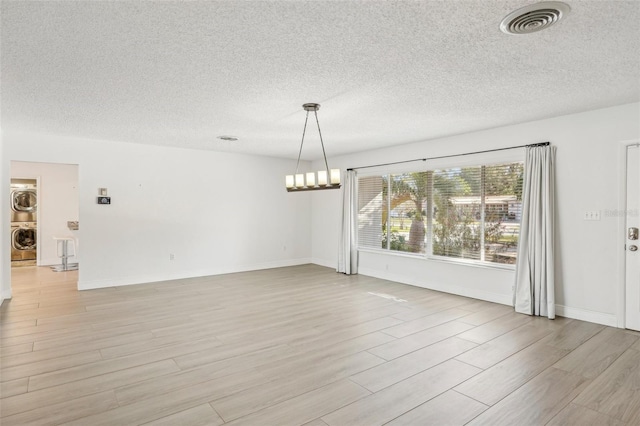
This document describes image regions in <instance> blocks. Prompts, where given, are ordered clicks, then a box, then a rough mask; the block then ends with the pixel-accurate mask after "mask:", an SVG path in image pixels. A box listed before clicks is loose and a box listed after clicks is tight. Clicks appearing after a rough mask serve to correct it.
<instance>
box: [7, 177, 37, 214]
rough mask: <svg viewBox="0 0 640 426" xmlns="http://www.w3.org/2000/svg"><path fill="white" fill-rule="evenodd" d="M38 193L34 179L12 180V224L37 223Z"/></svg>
mask: <svg viewBox="0 0 640 426" xmlns="http://www.w3.org/2000/svg"><path fill="white" fill-rule="evenodd" d="M37 214H38V192H37V188H36V181H35V180H33V179H11V222H12V223H14V222H36V221H37V220H38V218H37Z"/></svg>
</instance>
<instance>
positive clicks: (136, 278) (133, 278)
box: [78, 258, 311, 290]
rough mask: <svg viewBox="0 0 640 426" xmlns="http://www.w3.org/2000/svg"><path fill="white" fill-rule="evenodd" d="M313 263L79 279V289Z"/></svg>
mask: <svg viewBox="0 0 640 426" xmlns="http://www.w3.org/2000/svg"><path fill="white" fill-rule="evenodd" d="M308 263H311V259H309V258H302V259H288V260H277V261H272V262H263V263H257V264H253V265H241V266H232V267H220V268H207V269H200V270H194V271H188V272H184V271H183V272H178V273H174V274H169V273H161V274H144V275H130V276H126V277H115V278H109V279H104V280H91V281H78V290H95V289H98V288H107V287H120V286H125V285H135V284H144V283H152V282H159V281H170V280H179V279H185V278H196V277H206V276H211V275H223V274H234V273H237V272H248V271H257V270H261V269H273V268H284V267H287V266H297V265H306V264H308Z"/></svg>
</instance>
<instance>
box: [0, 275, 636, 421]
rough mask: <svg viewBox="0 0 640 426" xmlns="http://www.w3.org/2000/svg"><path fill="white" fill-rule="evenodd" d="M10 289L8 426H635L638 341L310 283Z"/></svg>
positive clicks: (315, 278) (407, 296) (359, 282)
mask: <svg viewBox="0 0 640 426" xmlns="http://www.w3.org/2000/svg"><path fill="white" fill-rule="evenodd" d="M76 279H77V275H76V272H66V273H53V272H51V271H49V269H47V268H36V267H28V268H19V269H15V270H14V271H13V283H14V284H13V294H14V297H13V299H12V300H10V301H5V303H4V304H3V306H2V308H1V319H2V326H1V331H2V335H1V349H2V352H1V355H2V358H1V363H2V365H1V367H2V370H1V372H2V376H1V381H2V387H1V395H0V396H1V398H2V399H1V409H2V412H1V419H0V423H1V424H2V425H3V426H10V425H25V424H36V425H48V424H73V425H83V426H85V425H91V426H94V425H138V424H153V425H220V424H227V423H228V424H230V425H257V426H263V425H301V424H306V425H308V426H310V425H313V426H326V425H335V426H346V425H366V426H370V425H382V424H388V425H393V426H399V425H445V424H446V425H463V424H471V425H567V424H571V425H580V426H582V425H589V424H592V425H638V424H640V334H639V333H635V332H631V331H625V330H620V329H615V328H609V327H603V326H600V325H596V324H591V323H587V322H581V321H576V320H568V319H564V318H558V319H556V320H555V321H549V320H547V319H543V318H532V317H528V316H523V315H519V314H515V313H513V312H512V309H511V308H510V307H507V306H502V305H496V304H492V303H487V302H481V301H477V300H473V299H467V298H464V297H458V296H453V295H448V294H443V293H438V292H435V291H430V290H425V289H420V288H416V287H411V286H405V285H401V284H397V283H393V282H389V281H383V280H379V279H374V278H370V277H365V276H345V275H341V274H336V273H335V272H333V271H332V270H330V269H327V268H323V267H319V266H313V265H307V266H299V267H291V268H282V269H272V270H265V271H256V272H249V273H240V274H231V275H224V276H215V277H203V278H195V279H185V280H178V281H170V282H164V283H153V284H143V285H136V286H128V287H118V288H109V289H102V290H93V291H84V292H77V291H76V290H75V288H76Z"/></svg>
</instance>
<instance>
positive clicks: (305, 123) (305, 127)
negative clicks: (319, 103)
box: [296, 111, 324, 174]
mask: <svg viewBox="0 0 640 426" xmlns="http://www.w3.org/2000/svg"><path fill="white" fill-rule="evenodd" d="M316 119H317V115H316ZM308 120H309V111H307V116H306V117H305V119H304V128H303V129H302V140H301V141H300V151H298V162H297V163H296V174H297V173H298V168H299V167H300V155H302V146H303V145H304V134H305V133H306V132H307V121H308ZM318 126H319V125H318ZM318 129H320V127H318ZM320 141H322V137H320ZM322 150H323V151H324V147H323V148H322Z"/></svg>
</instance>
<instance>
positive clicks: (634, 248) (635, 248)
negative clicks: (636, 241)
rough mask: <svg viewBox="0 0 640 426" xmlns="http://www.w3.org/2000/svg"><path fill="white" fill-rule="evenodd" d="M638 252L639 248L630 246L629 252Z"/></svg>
mask: <svg viewBox="0 0 640 426" xmlns="http://www.w3.org/2000/svg"><path fill="white" fill-rule="evenodd" d="M637 250H638V246H636V245H630V246H629V251H637Z"/></svg>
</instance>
